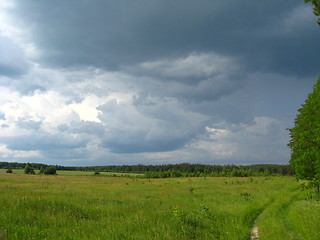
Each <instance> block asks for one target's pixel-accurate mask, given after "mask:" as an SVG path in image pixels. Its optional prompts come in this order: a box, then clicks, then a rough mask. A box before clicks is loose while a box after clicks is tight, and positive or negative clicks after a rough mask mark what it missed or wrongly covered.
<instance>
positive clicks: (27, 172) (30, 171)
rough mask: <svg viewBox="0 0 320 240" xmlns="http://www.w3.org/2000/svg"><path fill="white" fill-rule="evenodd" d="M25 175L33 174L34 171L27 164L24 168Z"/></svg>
mask: <svg viewBox="0 0 320 240" xmlns="http://www.w3.org/2000/svg"><path fill="white" fill-rule="evenodd" d="M24 173H25V174H35V172H34V169H33V168H32V167H31V166H30V164H29V163H27V164H26V167H25V168H24Z"/></svg>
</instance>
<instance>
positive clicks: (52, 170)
mask: <svg viewBox="0 0 320 240" xmlns="http://www.w3.org/2000/svg"><path fill="white" fill-rule="evenodd" d="M43 173H44V174H48V175H55V174H57V170H56V169H55V168H54V167H47V168H46V170H44V172H43Z"/></svg>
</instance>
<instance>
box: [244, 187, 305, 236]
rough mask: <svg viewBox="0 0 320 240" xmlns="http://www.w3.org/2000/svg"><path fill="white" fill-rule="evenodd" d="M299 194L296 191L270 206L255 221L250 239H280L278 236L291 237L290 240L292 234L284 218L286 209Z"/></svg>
mask: <svg viewBox="0 0 320 240" xmlns="http://www.w3.org/2000/svg"><path fill="white" fill-rule="evenodd" d="M298 194H299V192H297V190H295V191H293V192H291V193H290V194H287V195H284V196H279V198H277V199H275V200H274V201H273V202H272V203H271V204H268V205H267V206H266V207H265V208H264V209H263V210H262V211H261V213H260V214H259V215H258V216H257V218H256V219H255V221H254V224H253V226H252V229H251V232H250V238H249V239H260V238H261V239H278V238H277V237H276V236H278V237H280V236H281V237H289V239H290V235H291V232H290V230H289V227H288V223H287V222H285V220H284V216H285V211H286V209H287V208H288V207H289V206H290V205H291V204H292V202H293V201H294V200H295V199H296V198H297V196H298ZM257 223H258V224H257Z"/></svg>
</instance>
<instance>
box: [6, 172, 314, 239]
mask: <svg viewBox="0 0 320 240" xmlns="http://www.w3.org/2000/svg"><path fill="white" fill-rule="evenodd" d="M85 174H86V175H87V176H85V175H84V174H81V172H78V173H73V175H72V173H70V172H62V171H60V172H58V175H56V176H43V175H25V174H23V173H22V172H19V171H16V170H15V173H14V174H7V173H5V171H1V172H0V239H119V240H120V239H137V240H138V239H139V240H140V239H160V240H161V239H231V240H238V239H239V240H241V239H243V240H246V239H251V237H250V233H251V231H252V228H253V227H257V228H258V231H259V239H269V240H272V239H308V240H310V239H319V236H320V228H319V224H320V214H319V213H320V204H319V201H316V200H312V199H308V200H306V199H305V198H306V195H307V192H306V190H304V191H302V190H301V183H299V182H297V181H296V180H295V179H294V178H293V177H274V176H272V177H248V178H231V177H229V178H227V177H215V178H214V177H202V178H167V179H144V178H137V177H136V176H135V177H131V178H128V177H123V176H117V177H114V176H108V174H105V175H103V174H102V175H100V176H93V172H91V173H85Z"/></svg>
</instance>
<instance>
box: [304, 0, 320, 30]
mask: <svg viewBox="0 0 320 240" xmlns="http://www.w3.org/2000/svg"><path fill="white" fill-rule="evenodd" d="M304 2H305V3H307V2H311V3H312V4H313V6H314V7H313V13H314V15H316V16H320V0H304ZM317 23H318V24H319V25H320V18H318V20H317Z"/></svg>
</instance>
